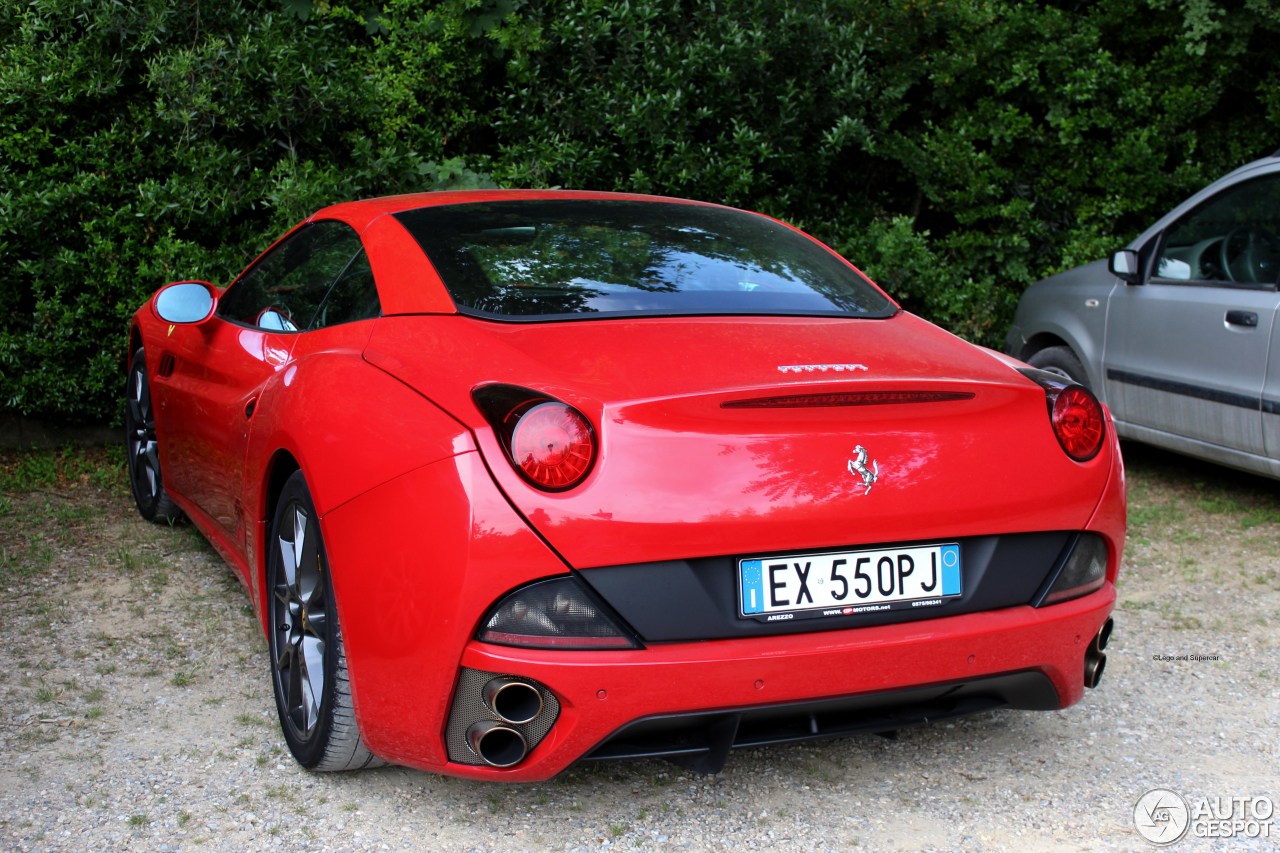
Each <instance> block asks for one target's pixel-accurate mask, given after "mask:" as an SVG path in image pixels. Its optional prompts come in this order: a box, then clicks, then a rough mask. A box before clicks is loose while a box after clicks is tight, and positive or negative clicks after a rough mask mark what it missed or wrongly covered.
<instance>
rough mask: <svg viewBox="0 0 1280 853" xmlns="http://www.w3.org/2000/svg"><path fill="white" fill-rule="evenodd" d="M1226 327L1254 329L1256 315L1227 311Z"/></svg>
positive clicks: (1256, 319) (1249, 312) (1248, 312)
mask: <svg viewBox="0 0 1280 853" xmlns="http://www.w3.org/2000/svg"><path fill="white" fill-rule="evenodd" d="M1227 325H1228V326H1248V327H1249V328H1251V329H1252V328H1254V327H1256V326H1257V325H1258V315H1257V314H1255V313H1253V312H1252V311H1228V312H1227Z"/></svg>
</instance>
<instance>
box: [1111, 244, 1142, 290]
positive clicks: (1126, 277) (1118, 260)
mask: <svg viewBox="0 0 1280 853" xmlns="http://www.w3.org/2000/svg"><path fill="white" fill-rule="evenodd" d="M1107 269H1109V270H1111V274H1112V275H1114V276H1115V277H1116V278H1118V279H1120V280H1121V281H1123V282H1124V283H1125V284H1141V283H1142V273H1141V272H1139V271H1138V253H1137V252H1135V251H1134V250H1133V249H1121V250H1120V251H1118V252H1116V253H1115V254H1114V255H1112V256H1111V259H1110V260H1109V261H1108V262H1107Z"/></svg>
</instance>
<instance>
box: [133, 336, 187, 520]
mask: <svg viewBox="0 0 1280 853" xmlns="http://www.w3.org/2000/svg"><path fill="white" fill-rule="evenodd" d="M124 430H125V452H126V453H127V454H128V464H129V487H130V488H131V489H132V490H133V500H134V502H135V503H137V505H138V512H139V513H141V514H142V517H143V518H145V519H147V520H148V521H161V522H173V521H176V520H178V519H179V518H181V517H182V511H181V510H180V509H178V507H177V506H176V505H175V504H174V503H173V501H172V500H171V499H170V498H169V493H168V492H167V491H165V488H164V478H163V477H162V476H161V475H160V442H159V440H158V439H157V438H156V417H155V409H154V408H153V407H152V405H151V381H150V379H149V378H148V377H147V358H146V353H145V352H144V351H143V350H142V349H139V350H138V351H137V352H135V353H134V354H133V358H132V359H131V360H130V362H129V384H128V385H127V387H126V388H125V400H124Z"/></svg>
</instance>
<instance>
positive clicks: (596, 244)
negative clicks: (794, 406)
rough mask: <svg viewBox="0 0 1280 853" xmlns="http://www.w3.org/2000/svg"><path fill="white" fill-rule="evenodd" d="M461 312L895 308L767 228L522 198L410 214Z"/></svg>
mask: <svg viewBox="0 0 1280 853" xmlns="http://www.w3.org/2000/svg"><path fill="white" fill-rule="evenodd" d="M396 218H397V219H398V220H399V221H400V222H401V223H402V224H403V225H404V226H405V228H407V229H408V230H409V232H410V233H411V234H412V235H413V237H414V239H416V240H417V241H418V243H419V244H420V245H421V246H422V248H423V251H425V252H426V254H427V257H428V258H430V259H431V263H432V264H433V265H434V266H435V268H436V270H437V272H439V274H440V276H441V278H443V279H444V283H445V286H446V287H447V288H448V289H449V293H450V295H451V296H452V297H453V300H454V302H455V303H456V304H457V306H458V308H459V309H460V310H461V311H463V312H465V313H469V314H476V315H480V316H485V317H493V318H499V319H504V320H522V321H530V320H551V319H567V318H573V317H576V316H580V315H590V316H603V315H621V316H645V315H670V314H755V315H760V314H766V315H767V314H811V315H812V314H819V315H838V316H857V317H884V316H889V315H891V314H893V313H894V312H895V311H896V310H897V309H896V307H895V306H894V305H893V303H892V302H891V301H890V300H889V299H887V298H886V297H885V296H884V294H883V293H881V292H880V291H879V290H878V289H877V288H875V287H874V286H873V285H872V284H870V283H869V282H868V281H867V280H866V279H864V278H863V277H862V276H860V275H859V274H858V273H857V272H856V271H855V270H854V269H852V268H851V267H850V266H849V265H848V264H847V263H845V262H844V261H843V260H842V259H841V258H840V257H838V256H837V255H835V254H833V253H831V252H830V251H828V250H827V249H825V248H823V247H822V246H821V245H819V244H818V243H816V242H814V241H813V240H810V239H808V238H807V237H805V236H804V235H802V234H799V233H797V232H795V231H793V230H792V229H790V228H787V227H786V226H783V225H781V224H779V223H777V222H775V221H773V220H771V219H768V218H766V217H763V216H759V215H756V214H750V213H744V212H742V211H737V210H731V209H728V208H720V207H707V206H701V205H692V204H678V203H671V202H641V201H606V200H569V199H555V200H519V201H502V202H475V203H468V204H456V205H447V206H440V207H427V208H420V209H418V210H411V211H406V212H403V213H400V214H397V215H396Z"/></svg>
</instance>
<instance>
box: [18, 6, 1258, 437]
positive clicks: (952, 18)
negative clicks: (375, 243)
mask: <svg viewBox="0 0 1280 853" xmlns="http://www.w3.org/2000/svg"><path fill="white" fill-rule="evenodd" d="M7 9H8V14H7V15H5V16H4V17H3V18H0V100H2V102H3V110H2V111H0V153H2V154H3V157H4V159H5V162H6V164H7V166H8V168H7V169H5V170H3V172H2V173H0V261H2V262H3V267H4V269H5V270H6V273H7V275H6V277H5V281H4V284H3V286H0V406H3V407H4V408H7V409H10V410H14V411H18V412H21V413H24V414H34V415H41V416H45V417H56V418H59V419H63V420H98V421H101V420H107V419H113V418H115V417H116V416H117V408H118V404H117V402H116V397H117V394H118V385H119V382H120V378H121V375H122V371H121V363H122V358H123V352H122V348H123V347H122V342H123V333H124V329H125V324H126V322H127V317H128V315H129V314H130V313H131V312H132V310H134V308H135V307H136V306H137V305H138V304H140V303H141V302H142V300H143V299H145V297H146V295H147V294H148V293H149V292H151V291H152V290H154V289H155V288H156V287H157V286H159V285H160V284H162V283H164V282H165V281H167V280H171V279H174V278H189V277H199V278H207V279H210V280H214V281H217V282H220V283H225V282H226V281H228V280H229V278H230V277H231V276H232V275H233V274H234V273H235V272H236V271H238V270H239V269H240V268H241V267H242V266H243V265H244V263H245V262H246V261H247V260H249V257H250V255H251V254H252V253H253V252H255V251H257V250H259V249H261V248H262V247H263V246H265V245H266V243H267V242H268V241H269V240H270V239H272V238H273V237H275V236H278V234H279V233H280V232H281V231H282V230H283V229H284V228H286V227H288V226H290V225H291V224H293V223H294V222H295V221H297V220H298V219H300V218H301V217H303V216H305V215H306V214H308V213H310V212H311V211H312V210H314V209H315V208H316V207H318V206H320V205H322V204H325V203H328V202H331V201H336V200H340V199H344V198H351V197H360V196H370V195H376V194H382V193H388V192H397V191H402V190H422V189H432V188H438V187H446V186H476V185H480V184H483V183H485V182H486V181H487V180H488V179H489V177H488V176H492V179H493V180H494V181H496V182H498V183H500V184H503V185H521V186H572V187H580V188H594V189H618V190H629V191H639V192H654V193H661V194H671V195H686V196H692V197H697V198H703V199H708V200H713V201H722V202H725V203H729V204H734V205H740V206H745V207H749V208H754V209H757V210H762V211H764V212H766V213H770V214H773V215H775V216H779V217H781V218H783V219H786V220H787V221H790V222H792V223H795V224H797V225H800V226H801V227H805V228H807V229H809V230H810V231H812V232H814V233H815V234H816V235H817V236H819V237H820V238H822V239H824V240H825V241H826V242H828V243H829V244H831V245H833V246H834V247H836V248H837V249H839V250H840V251H841V252H843V253H844V254H846V255H847V256H848V257H850V258H851V259H852V260H854V261H855V262H857V263H859V264H860V265H861V266H863V268H864V269H866V270H867V271H868V272H869V273H870V274H872V276H873V277H875V278H876V279H877V280H878V281H880V282H881V283H882V284H883V285H884V286H885V287H886V289H888V290H889V291H890V292H891V293H892V294H893V295H894V296H896V297H897V298H898V299H899V300H900V301H902V302H903V303H904V304H905V305H906V306H907V307H908V308H910V309H911V310H914V311H917V312H919V313H921V314H923V315H925V316H927V317H929V318H930V319H932V320H934V321H935V322H939V323H941V324H943V325H944V326H947V327H948V328H951V329H952V330H954V331H956V332H958V333H960V334H963V335H965V336H967V337H969V338H971V339H973V340H977V341H980V342H983V343H987V344H997V345H998V343H999V342H1000V339H1001V338H1002V336H1003V332H1004V329H1005V328H1006V326H1007V324H1008V321H1009V318H1010V316H1011V312H1012V309H1013V306H1014V305H1015V303H1016V300H1017V296H1018V294H1019V293H1020V292H1021V290H1022V289H1023V288H1024V287H1025V286H1026V285H1027V284H1029V283H1030V282H1032V281H1034V280H1035V279H1037V278H1039V277H1041V276H1043V275H1046V274H1048V273H1050V272H1054V271H1057V270H1059V269H1062V268H1065V267H1068V266H1071V265H1075V264H1078V263H1081V262H1084V261H1086V260H1089V259H1092V258H1094V257H1097V256H1100V255H1102V254H1104V253H1105V252H1106V251H1107V250H1109V249H1111V248H1114V247H1116V246H1118V245H1121V244H1123V243H1124V242H1126V241H1127V240H1129V239H1130V238H1131V237H1132V236H1133V235H1134V234H1135V233H1136V232H1137V231H1138V230H1139V229H1141V228H1142V227H1144V226H1145V225H1147V224H1148V223H1149V222H1150V221H1151V219H1152V218H1153V217H1154V216H1156V215H1158V214H1159V213H1161V212H1163V210H1165V209H1166V208H1167V207H1169V206H1170V205H1172V204H1173V203H1175V202H1177V201H1178V200H1180V199H1181V198H1182V197H1185V196H1186V195H1187V194H1189V193H1190V192H1192V191H1194V190H1195V189H1197V188H1198V187H1200V186H1201V185H1203V184H1204V183H1206V182H1208V181H1209V180H1211V179H1212V178H1214V177H1216V176H1218V175H1220V174H1222V173H1224V172H1226V171H1227V170H1229V169H1230V168H1233V167H1234V166H1237V165H1239V164H1241V163H1243V162H1245V161H1247V160H1250V159H1253V158H1255V157H1257V156H1260V155H1261V154H1264V153H1268V152H1269V151H1271V150H1273V149H1274V148H1275V147H1276V146H1277V137H1278V136H1280V134H1277V133H1276V130H1277V128H1278V127H1280V86H1278V85H1277V83H1278V82H1280V80H1277V77H1278V76H1280V67H1277V66H1276V65H1275V64H1274V63H1273V62H1272V61H1271V51H1270V45H1271V43H1272V42H1273V41H1275V38H1276V36H1277V35H1278V34H1280V10H1276V9H1273V8H1272V7H1271V5H1270V4H1261V3H1245V4H1238V3H1237V4H1231V8H1230V11H1228V10H1227V8H1226V6H1225V5H1220V4H1218V3H1216V2H1213V0H1099V2H1096V3H1092V4H1081V3H1074V2H1071V3H1067V2H1045V1H1044V0H1041V2H994V1H993V0H948V2H931V0H912V1H911V2H902V0H868V2H862V3H853V2H849V0H736V2H734V3H731V4H725V3H714V4H713V3H704V2H693V0H541V2H539V3H526V2H525V0H443V2H438V3H433V4H420V3H417V2H412V0H390V1H389V2H386V3H385V4H382V5H380V4H375V3H374V2H373V0H346V2H344V0H277V2H250V0H226V2H221V3H216V4H210V3H196V4H173V3H170V2H167V0H136V2H133V3H129V4H124V3H119V2H117V0H29V2H28V1H27V0H24V2H23V3H21V4H18V3H9V4H8V6H7Z"/></svg>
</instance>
